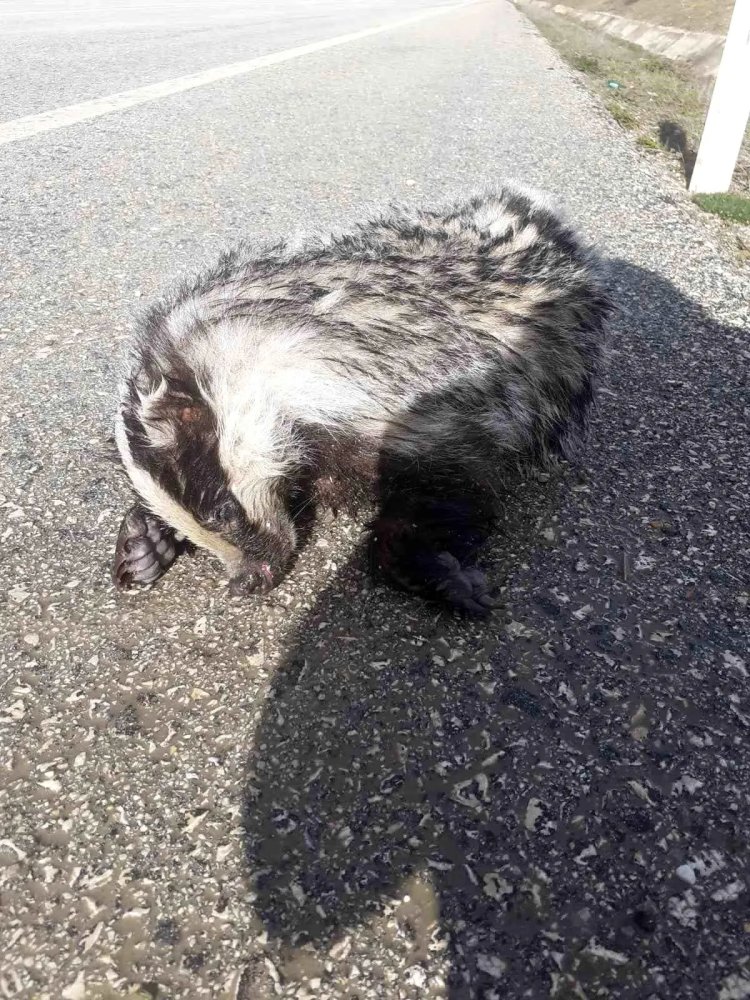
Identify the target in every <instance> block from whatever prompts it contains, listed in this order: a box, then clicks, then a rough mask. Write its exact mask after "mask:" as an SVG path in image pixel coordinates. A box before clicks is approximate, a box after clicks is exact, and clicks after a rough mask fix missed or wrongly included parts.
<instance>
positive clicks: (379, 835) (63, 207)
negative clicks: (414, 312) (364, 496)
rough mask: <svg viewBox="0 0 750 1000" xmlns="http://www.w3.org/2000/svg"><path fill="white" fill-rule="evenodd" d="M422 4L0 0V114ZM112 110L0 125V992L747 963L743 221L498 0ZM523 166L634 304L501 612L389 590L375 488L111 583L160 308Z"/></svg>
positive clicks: (266, 992) (423, 984)
mask: <svg viewBox="0 0 750 1000" xmlns="http://www.w3.org/2000/svg"><path fill="white" fill-rule="evenodd" d="M208 6H210V13H206V9H205V8H206V7H208ZM435 6H436V4H434V3H433V4H432V5H431V7H430V8H429V10H432V9H434V8H435ZM420 12H422V13H426V12H428V7H427V5H422V4H420V3H418V2H405V3H404V2H402V3H397V2H396V0H380V2H376V0H373V2H370V0H361V2H357V3H347V2H344V0H338V2H336V0H327V2H321V3H313V2H309V0H308V2H304V0H289V2H279V3H274V4H272V3H270V2H269V3H265V2H264V3H262V4H252V5H251V4H249V3H248V4H242V3H239V2H235V0H226V2H224V0H220V2H219V3H217V4H215V5H201V4H198V3H191V2H184V3H181V2H178V0H175V2H173V3H166V2H165V3H160V2H158V0H157V2H155V3H151V4H147V3H145V2H144V3H121V4H117V5H115V4H110V5H107V6H106V7H105V6H104V5H103V4H99V5H89V4H84V3H83V2H81V3H80V6H78V7H76V6H75V5H74V4H71V5H70V6H69V7H67V8H66V6H65V5H63V4H61V3H59V2H53V0H48V2H45V0H39V2H38V3H34V4H29V3H23V4H21V3H17V2H14V3H11V4H5V5H3V7H2V9H0V32H1V34H0V67H1V68H0V74H2V85H1V86H0V93H2V95H3V96H2V107H1V108H0V115H2V118H3V121H0V137H2V136H3V134H4V135H5V136H6V139H7V136H8V134H9V133H8V132H7V131H6V132H5V133H3V132H2V127H3V124H6V125H7V123H8V122H10V121H11V120H14V119H17V118H19V117H24V116H30V115H37V114H40V113H42V112H57V111H58V110H59V109H60V108H62V107H64V106H66V105H70V104H78V103H81V102H99V100H100V99H101V98H106V97H108V96H110V95H112V94H115V93H118V92H121V91H130V90H133V89H138V88H142V87H145V86H149V85H151V84H155V83H159V82H161V81H165V80H174V79H175V78H181V77H184V76H185V75H187V74H194V73H200V72H202V71H205V70H208V69H212V68H214V67H226V66H228V65H231V64H234V63H236V62H238V61H248V60H253V59H256V58H257V57H259V56H262V55H265V54H268V53H276V52H287V50H289V49H292V48H296V47H298V46H302V45H306V44H308V43H313V42H324V41H327V40H330V39H339V37H340V36H342V35H347V34H351V33H357V32H361V31H363V30H364V29H368V28H371V27H373V26H377V25H382V24H384V23H386V22H389V21H399V20H403V19H404V18H407V17H409V16H410V15H412V14H414V13H420ZM103 108H104V105H102V104H100V103H95V109H94V116H92V117H90V118H89V119H88V120H87V121H84V122H81V123H79V124H74V125H68V126H66V125H65V124H64V116H61V115H59V114H53V115H51V116H48V117H47V118H46V119H45V122H46V125H45V128H46V131H41V132H39V133H38V134H35V135H29V136H28V137H27V138H23V139H17V140H16V141H3V143H2V144H0V177H1V178H2V181H1V186H0V232H1V234H2V236H1V239H2V264H1V267H0V282H1V286H0V309H1V310H2V312H1V314H0V337H1V338H2V340H1V341H0V350H1V351H2V370H1V374H2V408H0V426H1V427H2V435H1V445H0V447H1V449H2V468H1V470H0V476H1V477H2V479H1V481H0V537H1V538H2V543H3V544H2V550H1V554H0V558H1V559H2V573H1V574H0V589H1V592H2V593H1V595H0V619H1V622H2V625H1V642H2V652H3V665H2V674H1V676H0V683H1V688H0V690H1V692H2V694H1V697H0V740H1V741H2V743H1V753H0V788H1V791H0V866H1V867H0V901H1V903H2V911H1V914H0V996H3V997H37V998H40V1000H41V998H50V1000H93V998H99V1000H102V998H113V997H122V996H125V995H132V994H133V993H134V992H137V993H138V994H139V995H140V996H142V997H158V998H162V1000H165V998H177V997H188V998H209V997H210V998H222V1000H229V998H237V1000H266V998H268V997H273V996H280V997H298V998H304V997H308V998H312V997H316V998H317V997H320V998H335V1000H343V998H348V1000H354V998H358V1000H376V998H377V1000H380V998H383V1000H401V998H403V1000H408V998H418V997H419V998H422V997H429V998H439V997H444V998H450V1000H463V998H482V1000H500V998H502V1000H515V998H522V997H523V998H526V997H529V998H536V997H556V998H585V1000H587V998H600V997H617V998H660V1000H672V998H679V1000H692V998H695V1000H698V998H699V1000H707V998H716V1000H738V998H739V1000H741V998H743V997H748V996H750V958H749V957H748V956H750V909H749V908H748V903H749V901H750V897H749V895H748V883H749V882H750V864H749V857H748V853H749V852H748V813H749V812H750V810H749V809H748V789H749V788H750V768H749V766H748V762H749V759H750V749H748V742H749V741H750V698H749V697H748V692H749V687H750V679H749V672H750V655H749V654H748V645H749V643H748V637H749V633H750V626H749V623H748V596H749V591H750V580H749V576H748V555H749V546H750V540H749V534H748V532H749V528H748V517H747V512H748V500H747V496H748V466H749V455H748V452H749V449H748V426H749V421H750V409H749V407H750V400H749V398H748V394H749V388H748V387H749V382H748V370H749V365H748V362H750V332H749V331H748V288H749V282H748V275H747V272H745V273H744V274H743V273H742V271H741V267H740V264H739V263H738V261H737V260H736V259H735V257H734V256H733V254H732V250H731V246H730V245H729V243H728V241H727V240H726V239H725V238H724V236H723V235H722V233H721V231H720V226H719V224H718V223H717V222H715V221H713V220H712V219H710V218H709V217H705V216H701V215H699V214H698V211H697V209H695V208H694V207H693V206H692V205H691V204H690V202H689V201H688V199H687V197H686V195H685V194H684V191H683V189H682V187H681V185H680V184H679V183H678V182H677V180H676V179H673V178H672V177H670V176H668V175H667V174H666V173H665V172H664V171H663V169H662V167H661V166H660V165H659V163H658V162H656V161H654V160H652V159H647V158H646V157H645V156H644V155H643V154H641V153H640V152H638V151H637V149H636V147H635V146H634V144H633V143H632V141H631V139H630V138H629V137H628V136H627V135H626V134H625V133H624V132H622V131H620V130H619V128H618V127H617V126H616V125H615V124H614V123H612V122H611V121H609V120H608V119H607V118H606V116H605V115H604V113H603V111H602V110H601V109H600V108H599V107H598V106H597V104H596V103H595V101H594V100H593V99H592V98H591V97H590V96H588V94H587V93H586V92H585V91H584V90H583V88H582V87H581V86H580V84H579V83H578V82H577V81H576V80H575V79H574V77H573V76H572V75H571V73H570V72H569V71H568V70H567V69H565V68H564V67H563V65H562V63H561V62H560V60H559V59H558V57H557V56H556V55H555V54H554V53H553V52H552V51H551V50H550V49H549V47H548V46H547V45H546V43H545V42H544V41H543V40H542V39H541V38H540V37H539V36H538V35H537V33H536V32H535V30H534V29H533V28H532V27H531V26H530V25H529V24H528V23H527V22H526V21H525V20H524V19H523V17H522V16H521V15H520V14H519V13H518V12H516V11H515V9H514V8H512V7H511V6H510V5H509V4H508V3H506V2H503V0H497V2H493V0H490V2H479V3H477V4H475V5H471V6H465V7H463V8H461V9H454V10H447V9H446V10H443V11H440V12H439V13H437V14H435V15H434V16H429V17H424V18H423V19H421V20H418V21H414V22H412V23H411V24H407V25H403V24H402V25H401V26H394V27H392V28H391V29H390V30H387V31H383V32H380V33H374V34H368V35H366V36H363V37H359V38H357V39H350V40H349V41H343V42H340V44H336V45H333V46H329V47H327V48H318V49H317V50H316V51H309V52H307V54H303V55H300V54H297V55H294V54H292V55H290V56H289V57H288V58H285V61H281V62H278V64H276V65H268V66H265V67H264V66H256V67H255V68H251V69H248V71H247V72H244V73H242V74H241V75H238V76H228V77H227V76H226V75H225V78H220V79H217V80H216V81H215V82H213V83H206V84H204V85H201V86H194V87H192V88H191V89H183V90H181V91H180V92H176V93H172V94H171V96H162V97H155V98H153V99H149V100H145V101H144V102H142V103H139V104H137V105H136V106H132V107H129V108H128V109H126V110H121V111H115V112H110V113H104V111H103ZM97 109H98V110H97ZM35 121H36V119H35ZM504 178H517V179H521V180H523V181H524V182H526V183H531V184H534V185H536V186H539V187H543V188H546V189H548V190H550V191H552V192H554V193H555V194H556V195H557V196H559V198H560V200H561V201H562V203H563V204H564V205H565V206H566V207H567V209H568V212H569V214H570V215H571V217H572V218H573V219H574V220H575V221H576V223H577V224H578V225H579V226H580V227H581V229H582V230H583V231H584V232H585V233H587V234H588V236H590V237H591V238H593V239H595V240H597V241H598V242H599V243H600V245H601V246H602V248H603V250H604V251H605V252H606V253H607V255H608V256H609V257H610V258H611V260H612V262H613V275H614V284H615V295H616V298H617V300H618V303H619V305H620V307H621V312H620V314H619V317H618V320H617V323H616V329H615V335H614V340H613V350H612V357H611V364H610V371H609V374H608V377H607V380H606V384H605V386H604V392H603V394H602V399H601V406H600V408H599V411H598V413H597V416H596V419H595V422H594V427H593V434H592V441H591V445H590V448H589V450H588V452H587V454H586V456H585V458H584V461H583V463H582V468H581V469H579V470H572V469H571V470H565V469H563V470H560V472H559V473H555V474H554V475H552V476H551V477H548V478H547V477H541V478H532V479H528V480H518V481H513V482H510V483H509V484H508V494H507V498H506V500H505V504H504V516H503V519H502V524H501V526H500V529H499V531H498V535H497V538H496V540H495V542H494V544H493V546H492V547H491V548H490V550H488V552H487V555H486V565H487V568H488V571H489V573H490V574H491V575H492V577H493V578H494V579H495V581H496V582H497V583H498V584H499V585H501V588H502V595H503V599H504V606H503V607H502V608H500V609H499V610H498V611H497V612H496V613H495V615H494V617H493V618H492V619H491V620H490V621H489V622H488V623H486V624H482V625H477V624H476V623H466V622H465V621H462V620H460V619H458V618H453V617H451V616H449V615H442V614H440V613H438V612H437V611H435V610H434V609H432V608H428V607H426V606H425V605H423V604H421V603H419V602H417V601H416V600H412V599H411V598H408V597H405V596H403V595H398V594H393V593H391V592H389V591H386V590H384V589H383V588H381V587H380V586H379V585H376V584H373V583H372V582H370V581H369V578H368V576H367V573H366V571H365V569H366V567H365V564H364V561H363V558H362V553H361V545H360V527H361V526H360V525H358V524H355V523H353V522H351V521H348V520H347V519H346V518H339V519H338V520H332V519H329V520H324V521H323V523H321V524H320V526H319V528H318V530H317V531H316V533H315V534H314V536H313V538H312V539H311V541H310V543H309V545H308V547H307V549H306V551H305V552H304V554H303V555H302V557H301V558H300V560H299V562H298V563H297V564H296V566H295V568H294V571H293V572H292V574H291V575H290V576H289V578H288V579H287V581H286V582H285V583H284V584H283V585H282V586H280V587H279V588H278V589H277V590H276V591H274V592H273V593H272V594H271V595H269V596H268V597H267V598H265V599H262V600H258V601H249V602H246V603H241V602H236V601H232V600H230V599H229V597H228V595H227V591H226V588H225V585H224V581H223V580H222V577H221V573H220V571H219V569H218V568H217V567H216V566H215V565H214V564H213V563H212V562H211V561H210V560H209V559H208V558H204V557H201V556H198V557H195V558H192V559H189V558H184V559H182V560H180V561H179V563H178V565H177V566H176V567H175V568H174V570H173V571H172V572H170V574H169V575H168V576H167V577H166V578H165V580H164V581H163V582H162V583H161V584H160V585H159V586H157V587H156V588H155V589H153V590H152V591H151V592H149V593H139V594H136V595H134V596H119V595H116V594H115V593H114V591H113V589H112V586H111V584H110V578H109V564H110V560H111V556H112V550H113V542H114V535H115V532H116V529H117V525H118V522H119V518H120V517H121V515H122V513H123V511H124V509H125V507H126V506H127V504H128V502H129V493H128V487H127V483H126V482H125V481H124V479H123V478H122V477H121V476H119V475H118V474H117V472H116V470H115V469H114V467H113V466H112V465H111V464H110V463H109V462H108V461H107V460H106V458H105V457H103V453H102V448H103V443H104V442H105V441H106V438H107V436H108V435H109V433H110V431H111V426H112V414H113V409H114V405H115V398H116V385H117V380H118V377H119V373H120V371H121V369H122V364H123V359H124V356H125V350H126V343H127V336H128V331H129V329H130V326H131V322H132V317H133V315H134V314H135V313H136V312H137V310H138V309H139V308H140V307H141V306H142V304H143V303H144V302H146V301H148V299H149V298H150V297H151V296H152V295H154V294H155V293H156V292H157V291H158V290H159V289H160V288H161V287H162V286H163V284H164V283H165V282H167V281H168V280H171V279H172V278H173V277H174V276H175V275H177V274H179V273H182V272H183V271H185V270H191V269H193V268H194V267H195V266H196V265H197V264H199V263H200V262H202V261H204V260H207V259H210V258H211V257H212V256H213V255H214V254H215V253H216V252H217V251H218V249H219V248H220V247H222V246H224V245H225V244H226V243H231V242H232V241H234V240H236V239H239V238H240V237H243V236H246V235H248V234H251V235H264V236H280V235H289V234H291V235H295V234H299V233H301V232H307V231H310V230H314V229H317V228H319V227H321V228H323V229H329V230H330V229H331V228H335V229H341V228H343V227H345V226H346V225H347V224H348V223H349V222H351V221H352V220H353V219H355V218H356V217H357V216H359V215H361V214H362V213H363V212H365V211H366V209H367V208H368V207H369V206H372V205H376V206H377V205H382V204H383V203H384V202H386V201H388V200H391V199H393V198H400V199H409V200H416V201H420V202H442V201H444V200H445V199H447V198H449V197H452V196H453V195H459V194H466V193H467V192H469V191H472V190H474V189H476V188H479V187H483V186H485V185H487V184H492V183H497V182H499V181H501V180H502V179H504Z"/></svg>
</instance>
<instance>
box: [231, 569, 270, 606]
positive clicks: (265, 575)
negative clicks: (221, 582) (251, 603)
mask: <svg viewBox="0 0 750 1000" xmlns="http://www.w3.org/2000/svg"><path fill="white" fill-rule="evenodd" d="M275 585H276V581H275V580H274V578H273V572H272V570H271V567H270V566H269V565H268V563H266V562H245V563H243V564H242V566H241V567H240V569H239V570H238V571H237V572H236V573H235V574H234V575H233V576H232V577H230V579H229V593H230V594H231V595H232V597H247V596H249V595H250V594H257V593H266V591H269V590H271V589H273V587H274V586H275Z"/></svg>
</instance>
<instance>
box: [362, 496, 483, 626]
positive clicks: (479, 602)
mask: <svg viewBox="0 0 750 1000" xmlns="http://www.w3.org/2000/svg"><path fill="white" fill-rule="evenodd" d="M491 520H492V518H491V511H490V510H489V509H488V507H487V506H486V505H485V504H483V503H481V502H473V501H471V500H466V499H455V498H433V497H429V496H425V495H422V496H415V495H414V494H413V493H412V494H407V493H399V492H396V493H393V494H391V495H389V496H388V498H387V499H386V500H385V502H384V504H383V508H382V510H381V513H380V515H379V517H378V518H377V519H376V520H375V522H374V523H373V525H372V541H371V545H372V548H371V552H372V558H373V562H374V564H375V566H376V568H377V569H379V570H380V571H381V572H382V573H384V574H385V576H386V577H387V578H388V579H389V580H390V581H391V582H392V583H394V584H395V585H396V586H398V587H400V588H402V589H404V590H410V591H413V592H415V593H418V594H421V595H422V596H423V597H425V598H427V599H431V600H435V601H440V602H441V603H445V604H448V605H450V606H451V607H454V608H457V609H459V610H461V611H464V612H466V613H468V614H471V615H477V616H481V617H484V616H486V615H487V614H488V613H489V612H490V610H491V609H492V608H493V607H495V606H496V604H497V602H496V600H495V599H494V598H493V596H492V594H491V593H490V586H489V583H488V581H487V578H486V576H485V574H484V573H483V572H482V571H481V570H480V569H478V567H477V566H476V565H474V561H473V560H474V557H475V554H476V552H477V550H478V549H479V548H480V546H481V545H482V543H483V542H484V541H485V539H486V537H487V535H488V533H489V529H490V525H491Z"/></svg>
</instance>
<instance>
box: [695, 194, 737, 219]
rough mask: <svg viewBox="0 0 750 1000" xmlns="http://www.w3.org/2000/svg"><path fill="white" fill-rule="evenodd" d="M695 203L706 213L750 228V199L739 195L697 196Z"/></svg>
mask: <svg viewBox="0 0 750 1000" xmlns="http://www.w3.org/2000/svg"><path fill="white" fill-rule="evenodd" d="M693 201H694V202H695V203H696V205H699V206H700V207H701V208H702V209H703V210H704V211H705V212H713V214H714V215H718V216H720V217H721V218H722V219H726V220H727V221H728V222H739V223H741V224H742V225H745V226H750V198H743V197H742V195H737V194H697V195H695V196H694V198H693Z"/></svg>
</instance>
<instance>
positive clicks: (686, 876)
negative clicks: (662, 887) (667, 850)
mask: <svg viewBox="0 0 750 1000" xmlns="http://www.w3.org/2000/svg"><path fill="white" fill-rule="evenodd" d="M676 875H677V877H678V878H681V879H682V881H683V882H687V884H688V885H695V869H694V868H693V866H692V865H688V864H685V865H680V867H679V868H678V869H677V871H676Z"/></svg>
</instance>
